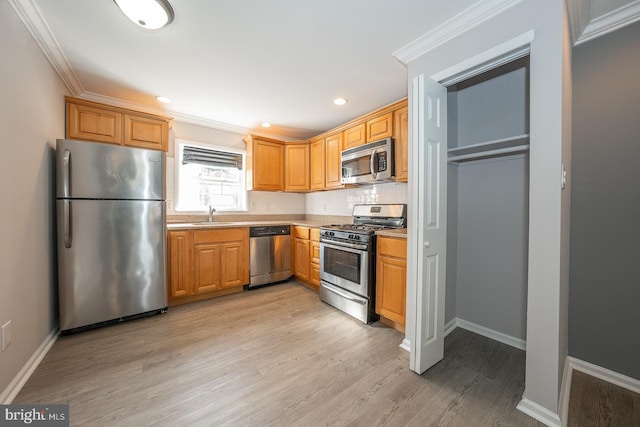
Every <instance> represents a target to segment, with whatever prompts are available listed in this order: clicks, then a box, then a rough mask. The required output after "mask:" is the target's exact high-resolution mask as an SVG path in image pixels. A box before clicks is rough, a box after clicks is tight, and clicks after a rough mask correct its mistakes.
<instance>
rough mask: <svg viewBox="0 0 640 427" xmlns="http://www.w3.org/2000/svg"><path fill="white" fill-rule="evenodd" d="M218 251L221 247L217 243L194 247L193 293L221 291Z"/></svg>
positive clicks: (219, 255) (219, 254) (219, 256)
mask: <svg viewBox="0 0 640 427" xmlns="http://www.w3.org/2000/svg"><path fill="white" fill-rule="evenodd" d="M220 250H221V245H220V244H218V243H205V244H198V245H195V246H194V250H193V267H194V272H193V279H194V280H193V285H194V286H193V287H194V289H193V290H194V293H196V294H199V293H203V292H210V291H217V290H220V289H222V281H221V276H222V275H221V268H220V267H221V262H220V261H221V253H220Z"/></svg>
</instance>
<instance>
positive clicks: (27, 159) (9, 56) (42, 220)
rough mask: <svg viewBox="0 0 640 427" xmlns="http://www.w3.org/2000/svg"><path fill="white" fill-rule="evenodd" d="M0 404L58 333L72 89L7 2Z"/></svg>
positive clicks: (0, 160) (2, 72)
mask: <svg viewBox="0 0 640 427" xmlns="http://www.w3.org/2000/svg"><path fill="white" fill-rule="evenodd" d="M0 40H2V43H0V56H1V57H2V66H0V94H1V95H0V128H1V129H2V143H1V144H0V199H1V200H2V205H1V206H2V210H1V211H2V219H1V220H0V235H1V236H2V245H1V248H2V249H1V250H0V272H1V274H2V280H0V324H4V323H5V322H7V321H9V320H10V321H11V325H12V326H13V327H12V343H11V345H10V346H9V347H8V348H7V349H6V350H5V351H3V352H0V403H5V402H3V400H5V399H6V398H7V393H8V391H7V390H8V386H9V384H10V383H11V381H12V380H13V379H14V378H15V377H16V375H17V374H18V372H19V371H20V369H21V368H22V367H23V366H24V365H25V364H26V363H27V361H28V360H29V358H30V357H31V356H32V355H33V354H34V353H35V352H36V350H37V349H38V347H39V346H40V345H41V344H42V343H43V342H44V341H45V339H46V338H47V336H48V334H49V333H51V332H52V331H53V329H54V328H55V327H56V319H57V315H58V309H57V298H56V295H57V292H56V287H57V281H56V266H55V262H56V256H55V234H54V214H53V213H54V209H53V208H54V202H53V197H54V190H53V183H54V177H53V158H54V156H53V153H54V151H53V146H54V145H55V140H56V138H62V137H64V95H65V93H66V89H65V87H64V86H63V84H62V82H61V81H60V79H59V78H58V76H57V74H56V73H55V72H54V70H53V68H52V67H51V65H50V64H49V62H48V61H47V59H46V58H45V56H44V55H43V54H42V51H41V50H40V48H39V47H38V45H37V44H36V43H35V41H34V40H33V38H32V37H31V35H30V34H29V32H28V31H27V29H26V28H25V26H24V24H23V23H22V22H21V21H20V19H19V18H18V17H17V15H16V14H15V12H14V11H13V9H12V8H11V6H10V5H9V2H6V1H3V2H0Z"/></svg>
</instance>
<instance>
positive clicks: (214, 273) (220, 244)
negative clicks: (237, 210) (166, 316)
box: [168, 228, 249, 305]
mask: <svg viewBox="0 0 640 427" xmlns="http://www.w3.org/2000/svg"><path fill="white" fill-rule="evenodd" d="M168 244H169V248H168V253H169V262H168V268H169V272H168V277H169V302H170V305H174V304H179V303H182V302H189V301H193V300H197V299H203V298H206V297H212V296H218V295H225V294H227V293H231V292H241V291H242V286H243V285H246V284H248V283H249V229H248V228H223V229H215V230H211V229H210V230H186V231H183V230H180V231H177V230H176V231H169V237H168Z"/></svg>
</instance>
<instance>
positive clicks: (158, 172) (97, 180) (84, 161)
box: [56, 139, 166, 200]
mask: <svg viewBox="0 0 640 427" xmlns="http://www.w3.org/2000/svg"><path fill="white" fill-rule="evenodd" d="M165 162H166V158H165V153H164V152H161V151H155V150H145V149H141V148H129V147H122V146H119V145H111V144H100V143H97V142H83V141H70V140H65V139H58V140H57V141H56V175H57V177H56V178H57V179H56V197H57V198H59V199H60V198H68V199H135V200H164V199H165Z"/></svg>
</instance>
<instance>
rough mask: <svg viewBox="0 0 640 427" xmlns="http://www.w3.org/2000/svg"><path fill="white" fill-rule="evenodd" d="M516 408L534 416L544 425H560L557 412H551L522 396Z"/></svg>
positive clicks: (551, 426)
mask: <svg viewBox="0 0 640 427" xmlns="http://www.w3.org/2000/svg"><path fill="white" fill-rule="evenodd" d="M516 408H517V409H518V410H519V411H520V412H524V413H525V414H527V415H529V416H530V417H531V418H535V419H536V420H538V421H540V422H541V423H543V424H544V425H547V426H550V427H560V426H561V425H562V424H561V422H560V417H559V416H558V414H556V413H554V412H551V411H550V410H548V409H547V408H545V407H543V406H540V405H538V404H537V403H535V402H534V401H532V400H529V399H525V398H524V397H523V398H522V400H521V401H520V403H518V406H516Z"/></svg>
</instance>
